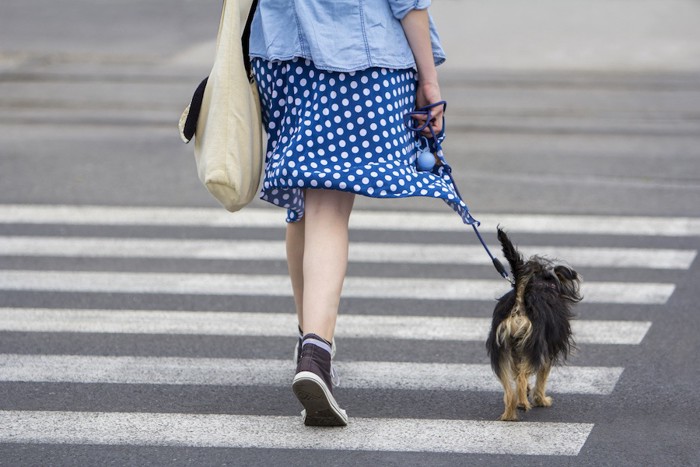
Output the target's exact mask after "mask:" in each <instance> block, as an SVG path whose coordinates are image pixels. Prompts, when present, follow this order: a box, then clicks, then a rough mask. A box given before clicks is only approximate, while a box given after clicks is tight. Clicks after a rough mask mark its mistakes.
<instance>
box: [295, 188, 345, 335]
mask: <svg viewBox="0 0 700 467" xmlns="http://www.w3.org/2000/svg"><path fill="white" fill-rule="evenodd" d="M354 200H355V195H354V194H353V193H346V192H342V191H335V190H306V197H305V202H304V204H305V214H304V218H305V225H304V250H303V258H304V259H303V279H302V289H303V301H302V313H303V320H302V321H300V323H301V322H303V329H304V334H309V333H313V334H317V335H318V336H320V337H322V338H324V339H326V340H327V341H330V340H331V339H333V333H334V331H335V321H336V318H337V316H338V305H339V303H340V292H341V290H342V288H343V281H344V279H345V273H346V271H347V265H348V220H349V219H350V212H351V211H352V205H353V202H354Z"/></svg>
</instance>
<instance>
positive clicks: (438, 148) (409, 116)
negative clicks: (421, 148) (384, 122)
mask: <svg viewBox="0 0 700 467" xmlns="http://www.w3.org/2000/svg"><path fill="white" fill-rule="evenodd" d="M437 106H444V107H443V115H442V131H441V132H440V134H439V135H436V134H435V131H434V130H433V128H432V127H431V126H430V122H431V121H432V119H433V117H432V113H431V111H430V110H431V109H433V108H435V107H437ZM446 109H447V102H446V101H439V102H435V103H434V104H430V105H426V106H425V107H421V108H420V109H416V110H414V111H413V112H408V113H406V115H405V116H404V124H405V125H406V127H407V128H408V129H409V130H411V131H414V132H416V133H420V132H422V131H423V130H424V129H426V128H428V130H430V136H431V139H432V142H433V147H434V149H435V153H436V155H437V157H438V159H439V160H440V163H441V164H442V167H443V173H446V174H447V176H448V177H449V178H450V181H451V182H452V186H453V187H454V189H455V193H456V195H457V197H458V198H459V199H460V200H461V201H462V202H463V203H464V199H462V194H461V193H460V192H459V188H457V183H456V182H455V179H454V177H453V176H452V167H450V165H449V164H448V163H447V161H446V160H445V155H444V154H443V152H442V142H441V140H442V139H443V138H444V134H445V114H444V111H445V110H446ZM418 115H421V116H425V118H426V120H425V123H423V124H421V125H418V126H415V125H413V119H414V117H415V116H418ZM421 137H423V138H425V137H424V136H421ZM426 146H427V147H428V148H430V142H428V144H427V145H426ZM432 168H433V167H430V168H427V166H426V169H424V170H432ZM465 205H466V203H465ZM470 217H471V215H470ZM472 219H473V221H474V222H471V224H470V225H471V226H472V229H474V233H475V234H476V236H477V238H478V239H479V242H481V246H483V247H484V250H486V254H488V255H489V258H491V262H492V263H493V266H494V267H495V268H496V271H498V274H500V275H501V277H503V278H504V279H505V280H507V281H508V282H510V283H511V284H513V280H512V279H511V278H510V275H509V274H508V271H506V268H505V267H504V266H503V263H501V261H500V260H499V259H498V258H496V257H495V256H494V255H493V253H491V250H489V247H488V246H487V245H486V242H485V241H484V239H483V237H482V236H481V233H480V232H479V228H478V227H479V224H480V223H479V221H477V220H476V219H474V218H473V217H472Z"/></svg>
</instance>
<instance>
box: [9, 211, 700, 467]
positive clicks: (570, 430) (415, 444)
mask: <svg viewBox="0 0 700 467" xmlns="http://www.w3.org/2000/svg"><path fill="white" fill-rule="evenodd" d="M477 218H478V219H479V220H481V221H482V223H483V229H484V231H492V230H493V229H495V226H496V224H497V223H500V224H502V225H504V226H506V227H507V228H508V229H510V230H512V231H514V232H518V233H521V232H522V233H533V234H537V233H547V234H561V235H575V236H576V237H577V238H578V241H577V243H579V244H580V243H582V241H581V240H580V237H581V236H586V235H588V236H596V235H612V236H630V237H631V236H634V237H644V236H647V237H651V236H654V237H669V238H677V237H697V236H700V219H694V218H682V217H675V218H670V217H669V218H661V217H658V218H653V217H624V216H561V215H507V214H506V215H504V214H497V215H496V214H494V215H489V214H484V215H480V216H479V215H477ZM283 219H284V212H283V211H282V210H271V209H246V210H244V211H242V212H239V213H236V214H233V215H232V214H229V213H226V212H225V211H223V210H220V209H189V208H142V207H107V206H68V205H57V206H50V205H10V204H5V205H0V225H2V224H4V225H6V226H7V225H15V226H17V227H18V229H17V228H15V229H14V230H25V231H27V230H31V228H32V226H39V225H44V226H46V225H57V226H64V225H67V226H91V227H93V228H97V229H98V230H99V229H102V230H104V231H105V232H106V231H108V228H109V226H129V227H134V228H138V227H140V226H150V227H153V226H159V227H170V226H184V227H199V228H205V229H206V228H222V227H224V228H232V227H235V228H240V227H243V228H271V227H272V228H280V229H281V228H282V227H283ZM351 228H353V229H363V230H373V231H379V230H385V231H394V232H400V231H426V232H461V231H465V232H468V231H467V230H465V229H469V228H468V227H467V226H465V225H464V224H462V223H461V222H460V221H459V218H458V216H456V215H454V213H449V212H446V213H439V214H436V213H432V212H431V213H416V212H398V211H381V212H378V211H374V212H370V211H355V212H353V214H352V217H351ZM251 232H253V231H251ZM557 243H561V242H557ZM618 243H620V242H619V241H617V242H616V244H618ZM575 245H576V243H574V246H524V247H522V248H521V249H522V251H523V252H524V253H525V254H533V253H537V254H543V255H547V256H550V257H556V258H563V259H565V260H567V261H568V262H569V263H570V264H572V265H573V266H574V267H576V268H582V267H583V268H591V269H592V270H594V271H595V270H600V269H610V270H611V273H612V274H614V273H615V270H617V269H620V268H626V269H634V270H638V271H639V272H642V271H643V272H644V274H645V275H643V276H639V277H644V278H646V277H652V278H655V279H652V280H641V281H640V280H637V281H600V280H595V275H594V274H591V275H590V276H589V275H588V274H586V277H587V279H588V280H587V281H586V282H585V283H584V286H583V288H582V292H583V295H584V303H585V304H599V305H605V306H607V305H631V306H633V307H634V308H640V309H653V307H654V306H658V305H664V304H666V303H667V302H668V300H669V299H670V298H671V296H672V294H673V292H674V290H675V285H674V283H673V281H672V280H658V278H659V277H667V274H671V273H673V272H675V271H685V270H688V269H689V268H690V267H691V265H692V264H693V262H694V261H695V260H696V257H697V251H696V250H692V249H682V248H675V247H674V248H658V247H655V248H628V247H614V248H611V247H597V246H593V245H594V243H593V242H586V245H585V246H580V245H579V246H575ZM0 258H13V260H14V261H15V262H19V263H21V264H22V266H20V267H21V268H24V269H20V267H17V266H16V265H14V266H12V267H11V266H7V267H5V268H4V269H0V292H13V293H15V294H17V293H19V294H22V293H25V292H28V293H30V294H32V293H35V292H44V293H54V292H59V293H72V294H78V295H80V294H94V293H101V294H111V293H116V294H135V295H144V296H145V295H149V294H173V295H175V296H185V295H192V296H201V295H210V296H219V297H220V296H231V297H232V298H233V302H232V303H234V306H233V307H234V308H235V297H237V296H251V297H255V298H256V299H259V300H261V302H260V303H263V304H264V303H265V300H266V299H267V301H268V302H269V301H270V299H271V298H274V297H291V286H290V281H289V278H288V277H287V276H286V275H283V274H282V273H281V272H280V273H277V274H220V273H186V272H185V273H164V272H142V271H139V270H138V268H139V267H140V266H139V265H140V264H142V262H140V261H138V260H139V259H140V260H142V259H144V258H145V259H152V258H162V259H175V260H181V261H185V262H186V261H192V260H230V261H241V262H244V263H245V262H246V261H275V262H279V261H282V260H284V258H285V249H284V244H283V243H282V242H280V241H268V240H259V239H246V240H235V241H234V240H205V239H182V240H181V239H165V238H123V237H104V236H94V237H90V236H82V237H57V236H34V235H31V236H30V235H26V234H12V235H6V236H0ZM47 258H49V260H50V259H51V258H68V259H73V260H76V262H75V264H82V263H83V262H89V261H92V260H97V259H100V258H120V259H126V260H129V259H133V260H135V261H134V262H133V264H134V265H135V266H134V268H133V269H136V270H126V271H121V272H116V271H115V272H109V271H100V270H98V271H90V272H88V271H78V270H70V269H64V270H44V269H43V268H39V267H35V266H33V265H35V264H36V262H37V261H44V262H45V261H47ZM78 260H80V261H78ZM350 261H351V262H357V263H373V264H375V265H384V264H385V265H386V266H387V267H386V269H385V273H384V274H383V275H382V276H381V277H366V276H350V277H348V278H347V279H346V281H345V284H344V288H343V296H344V297H348V298H365V299H377V300H391V299H402V300H427V301H428V302H426V303H439V302H437V300H446V301H452V302H455V301H464V302H465V303H467V304H469V305H470V307H469V310H470V311H469V313H465V314H472V316H460V317H449V316H440V313H439V311H436V310H434V309H433V307H432V306H430V305H428V309H426V310H425V312H424V313H421V315H417V316H405V315H399V316H397V315H389V314H385V313H382V310H381V307H382V305H381V302H379V303H380V304H379V305H377V308H376V309H373V310H371V312H370V313H363V314H350V313H341V314H340V315H339V317H338V323H337V334H336V337H337V338H338V339H339V340H341V341H342V340H343V339H358V340H361V341H362V342H368V344H367V345H372V344H371V342H372V341H373V340H387V339H389V340H407V341H414V343H415V345H420V343H421V342H423V341H425V342H427V341H433V342H439V343H441V345H442V344H444V345H455V343H457V344H458V343H460V342H468V341H471V342H480V343H483V341H484V340H485V337H486V335H487V333H488V330H489V326H490V319H489V318H488V315H489V314H490V308H491V307H492V304H493V300H494V299H495V298H496V297H498V296H500V295H502V294H503V293H505V292H506V291H507V290H508V287H509V284H508V283H507V282H505V281H503V280H493V279H466V278H465V279H461V278H454V277H453V278H449V279H440V278H426V277H421V276H420V275H416V276H412V277H392V276H391V273H389V272H388V271H392V270H394V269H393V268H394V267H395V266H401V267H409V266H410V267H413V268H418V267H419V266H420V265H423V264H430V265H440V264H452V265H487V264H488V261H487V258H486V257H485V254H484V252H483V250H482V249H481V247H480V246H479V245H478V244H477V245H473V244H472V245H461V244H434V245H423V244H414V243H388V242H387V243H375V242H354V243H352V244H351V247H350ZM95 263H96V264H100V263H99V262H97V261H95ZM39 264H42V263H39ZM124 264H127V265H128V264H129V263H124ZM184 264H185V266H184V268H186V263H184ZM52 267H55V266H52ZM127 267H128V266H127ZM0 268H3V266H2V264H0ZM375 268H378V267H377V266H375ZM378 269H381V268H378ZM185 270H186V269H185ZM377 274H379V273H377ZM154 297H157V296H154ZM431 301H432V302H431ZM290 302H291V301H290ZM475 302H489V303H488V304H486V303H475ZM472 305H473V306H472ZM12 306H13V305H12ZM264 306H265V305H263V307H264ZM645 307H646V308H645ZM164 308H165V307H164ZM630 308H632V307H630ZM475 313H478V315H477V316H474V314H475ZM638 316H644V317H645V318H643V319H639V320H624V321H623V320H616V319H588V318H586V317H585V316H583V317H582V318H581V319H578V320H576V321H574V323H573V324H572V327H573V329H574V333H575V337H576V340H577V343H578V344H580V345H617V346H619V345H624V346H636V345H639V344H641V343H642V342H643V340H644V338H645V336H646V334H647V333H648V331H649V329H650V328H651V327H652V322H651V321H649V320H648V318H647V316H648V314H646V313H642V314H640V315H638ZM597 317H600V316H597ZM295 328H296V318H295V316H294V315H293V314H292V313H289V312H286V313H282V312H279V310H275V309H269V308H268V309H265V308H261V309H259V310H257V312H255V311H253V312H251V311H226V312H222V311H176V310H172V309H161V310H157V309H156V310H151V309H128V308H127V307H126V306H117V307H116V308H115V309H75V308H17V307H6V308H0V333H20V334H19V335H21V333H24V335H26V336H29V337H28V338H29V339H31V338H32V337H31V336H36V338H42V339H43V338H44V337H45V335H44V334H42V333H51V335H52V336H53V337H56V338H59V339H60V338H62V336H63V335H64V334H65V336H66V337H65V338H66V339H68V338H69V337H68V336H70V335H72V334H73V333H82V334H95V335H99V336H106V335H109V336H110V337H113V338H115V339H116V341H115V342H117V343H119V342H121V341H120V340H121V339H125V336H132V337H131V339H150V336H154V335H160V336H184V335H188V336H248V337H251V336H252V337H274V336H279V337H284V336H289V339H290V345H291V344H292V343H293V341H294V338H293V336H294V330H295ZM0 335H1V334H0ZM127 341H128V340H124V342H127ZM131 342H133V340H132V341H131ZM118 345H122V344H118ZM411 345H414V344H413V343H412V344H411ZM122 350H123V353H124V354H123V355H122V354H119V353H117V354H116V355H107V356H106V355H83V354H80V355H77V354H63V353H55V354H25V353H22V352H21V351H20V352H16V351H15V352H7V353H0V382H2V383H3V384H28V385H32V384H52V383H58V384H63V385H69V386H68V387H70V385H90V384H97V385H114V384H126V385H149V386H150V385H172V386H183V387H184V386H194V387H198V386H201V387H203V388H206V387H210V386H212V385H217V386H225V387H230V388H231V390H232V391H235V388H236V387H253V388H258V387H259V388H265V387H268V388H275V387H285V386H289V384H290V380H291V378H292V376H293V371H294V368H293V365H292V364H291V358H287V357H285V359H283V360H278V359H261V358H249V359H244V358H205V357H203V356H199V355H196V354H195V355H192V354H191V353H188V354H186V355H188V356H187V357H183V356H160V355H158V356H152V355H131V353H130V351H129V349H126V348H123V349H122ZM290 350H291V349H290ZM78 353H81V352H78ZM195 353H196V350H195ZM289 357H291V355H290V356H289ZM464 357H465V358H464V361H461V360H460V361H457V362H456V361H454V360H453V361H452V362H450V363H445V362H434V361H433V362H428V361H423V362H413V361H364V360H362V361H358V360H354V359H353V355H352V354H351V353H349V354H343V355H342V357H341V358H339V359H338V360H337V361H336V362H335V365H336V366H337V368H338V369H339V371H340V373H341V374H342V386H341V387H342V388H343V390H348V391H351V390H373V389H381V390H384V391H395V392H399V393H400V392H401V391H426V392H427V391H454V392H455V393H468V392H484V393H493V394H492V395H493V397H494V398H495V399H498V400H500V394H499V393H500V392H501V391H502V389H501V387H500V384H499V383H498V381H497V380H496V378H495V377H494V376H493V373H492V370H491V368H490V367H489V365H486V364H483V363H470V362H469V359H470V358H473V357H474V356H470V355H465V356H464ZM483 357H484V355H479V357H478V358H480V359H481V360H479V361H480V362H483ZM389 359H390V358H389ZM390 360H391V359H390ZM472 361H473V360H472ZM623 371H624V368H623V367H622V366H609V365H608V366H582V365H576V364H571V365H568V366H562V367H556V368H555V369H554V370H553V372H552V375H551V381H550V384H549V389H550V390H551V392H552V393H554V394H555V395H556V394H568V395H575V396H579V397H583V395H585V396H587V397H604V396H607V395H609V394H611V393H612V392H613V391H614V390H615V387H616V385H617V383H618V381H619V379H620V377H621V375H622V373H623ZM4 409H5V410H4V411H0V443H54V444H62V443H71V444H111V445H119V444H121V445H143V446H165V445H167V446H199V447H206V446H211V447H214V446H216V447H254V448H261V449H330V450H371V451H403V452H444V453H450V452H454V453H481V454H514V455H521V454H527V455H565V456H575V455H577V454H578V453H579V452H580V450H581V448H582V447H583V445H584V443H585V442H586V440H587V438H588V436H589V434H590V433H591V430H592V429H593V424H591V423H579V420H565V421H567V422H572V423H550V422H529V423H528V422H521V423H518V424H512V423H502V422H492V421H486V422H485V421H476V420H445V419H410V418H380V417H374V418H359V417H357V418H356V417H353V416H352V412H350V415H351V423H350V425H349V426H348V427H346V428H343V429H341V430H335V431H334V436H333V437H324V436H313V437H309V436H306V435H305V434H304V433H305V432H304V431H302V430H299V427H300V426H301V422H300V420H299V417H287V416H270V415H221V414H201V413H141V412H129V411H126V412H114V411H113V410H109V411H104V412H101V411H94V412H82V411H75V412H73V411H57V410H52V411H39V410H10V409H11V407H4ZM100 410H102V409H100ZM405 413H406V414H408V415H410V407H407V408H406V412H405ZM497 415H498V414H496V413H494V414H493V418H496V416H497ZM457 417H459V416H458V415H457ZM261 433H264V435H261ZM436 434H439V435H436Z"/></svg>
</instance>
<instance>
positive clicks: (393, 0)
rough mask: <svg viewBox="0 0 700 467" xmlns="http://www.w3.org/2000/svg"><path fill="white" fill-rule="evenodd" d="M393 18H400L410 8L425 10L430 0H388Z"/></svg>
mask: <svg viewBox="0 0 700 467" xmlns="http://www.w3.org/2000/svg"><path fill="white" fill-rule="evenodd" d="M389 5H391V11H392V13H394V18H396V19H398V20H402V19H403V17H404V16H406V15H407V14H408V12H409V11H411V10H425V9H427V8H428V7H429V6H430V0H389Z"/></svg>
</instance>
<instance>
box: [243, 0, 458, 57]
mask: <svg viewBox="0 0 700 467" xmlns="http://www.w3.org/2000/svg"><path fill="white" fill-rule="evenodd" d="M429 5H430V0H386V1H383V0H369V1H368V0H259V1H258V8H257V10H256V11H255V16H254V18H253V23H252V26H251V31H250V52H249V53H250V56H251V57H260V58H264V59H266V60H291V59H292V58H295V57H299V58H306V59H309V60H312V61H313V62H314V64H315V65H316V66H317V67H318V68H320V69H325V70H331V71H357V70H363V69H366V68H369V67H383V68H393V69H402V68H415V60H414V58H413V52H412V51H411V48H410V46H409V44H408V40H407V39H406V35H405V33H404V31H403V28H402V26H401V21H400V19H399V16H401V17H403V16H405V15H406V14H407V13H408V12H409V11H410V10H412V9H415V8H417V9H422V8H427V7H428V6H429ZM397 15H398V16H397ZM430 37H431V43H432V48H433V57H434V59H435V64H436V65H439V64H441V63H442V62H444V61H445V53H444V52H443V50H442V47H441V45H440V38H439V36H438V33H437V30H436V28H435V25H434V24H433V21H432V18H431V19H430Z"/></svg>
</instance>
